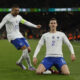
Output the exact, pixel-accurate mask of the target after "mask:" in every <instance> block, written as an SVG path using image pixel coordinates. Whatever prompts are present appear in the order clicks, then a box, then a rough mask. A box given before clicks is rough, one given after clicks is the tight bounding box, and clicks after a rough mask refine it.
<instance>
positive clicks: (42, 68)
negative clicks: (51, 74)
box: [36, 64, 46, 74]
mask: <svg viewBox="0 0 80 80" xmlns="http://www.w3.org/2000/svg"><path fill="white" fill-rule="evenodd" d="M45 70H46V68H45V67H44V65H43V64H39V66H38V68H37V69H36V73H37V74H42V73H43V72H45Z"/></svg>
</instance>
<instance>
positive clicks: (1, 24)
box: [0, 16, 7, 29]
mask: <svg viewBox="0 0 80 80" xmlns="http://www.w3.org/2000/svg"><path fill="white" fill-rule="evenodd" d="M6 22H7V16H5V17H4V18H3V19H2V21H1V23H0V29H1V28H2V27H3V26H4V25H5V24H6Z"/></svg>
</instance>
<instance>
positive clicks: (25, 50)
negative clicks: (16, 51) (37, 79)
mask: <svg viewBox="0 0 80 80" xmlns="http://www.w3.org/2000/svg"><path fill="white" fill-rule="evenodd" d="M22 41H23V43H24V46H22V47H21V50H22V51H23V53H22V56H23V57H24V59H25V60H26V62H27V64H28V69H29V70H35V68H34V67H32V64H31V60H30V56H29V52H30V51H31V48H30V46H29V44H28V42H27V40H26V39H25V38H22Z"/></svg>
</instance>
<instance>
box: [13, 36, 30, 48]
mask: <svg viewBox="0 0 80 80" xmlns="http://www.w3.org/2000/svg"><path fill="white" fill-rule="evenodd" d="M11 43H12V44H13V45H14V46H15V47H16V48H17V49H21V48H22V47H23V46H24V45H25V46H26V47H29V44H28V42H27V40H26V39H25V38H16V39H15V40H12V41H11Z"/></svg>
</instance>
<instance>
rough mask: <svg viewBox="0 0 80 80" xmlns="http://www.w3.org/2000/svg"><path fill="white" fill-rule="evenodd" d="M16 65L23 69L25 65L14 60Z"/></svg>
mask: <svg viewBox="0 0 80 80" xmlns="http://www.w3.org/2000/svg"><path fill="white" fill-rule="evenodd" d="M16 65H18V66H19V67H21V68H22V69H23V70H26V67H25V66H24V65H23V64H21V63H18V62H16Z"/></svg>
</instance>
